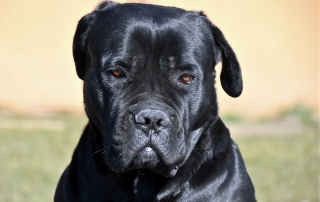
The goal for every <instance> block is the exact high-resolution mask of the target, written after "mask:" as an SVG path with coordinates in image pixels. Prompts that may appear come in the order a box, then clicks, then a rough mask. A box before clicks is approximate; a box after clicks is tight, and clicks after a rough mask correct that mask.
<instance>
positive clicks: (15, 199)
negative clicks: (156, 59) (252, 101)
mask: <svg viewBox="0 0 320 202" xmlns="http://www.w3.org/2000/svg"><path fill="white" fill-rule="evenodd" d="M294 115H295V114H294V113H293V115H292V113H291V114H290V113H289V114H288V113H287V114H284V115H283V116H280V117H273V118H268V119H261V120H251V121H248V120H245V119H242V118H239V117H234V116H230V115H225V116H222V118H223V119H224V121H225V123H226V125H227V126H228V127H229V129H230V131H231V134H232V137H233V138H234V139H235V141H236V142H237V143H238V145H239V147H240V151H241V153H242V155H243V158H244V160H245V163H246V166H247V170H248V172H249V174H250V176H251V179H252V181H253V184H254V186H255V189H256V197H257V200H258V201H259V202H264V201H265V202H270V201H272V202H276V201H279V202H280V201H281V202H283V201H288V202H291V201H292V202H313V201H314V202H316V201H319V192H318V191H319V187H318V185H319V148H318V146H319V135H318V127H317V124H316V122H314V121H312V120H309V119H308V118H305V117H304V116H298V117H297V116H294ZM86 122H87V118H86V117H85V115H84V114H79V113H67V112H54V113H48V112H45V113H43V112H41V113H39V112H37V113H16V112H12V111H10V110H7V109H1V110H0V165H1V166H0V182H1V183H0V201H3V202H20V201H21V202H22V201H23V202H26V201H30V202H43V201H52V200H53V195H54V191H55V188H56V184H57V182H58V180H59V177H60V175H61V173H62V172H63V170H64V169H65V167H66V166H67V165H68V163H69V162H70V160H71V155H72V153H73V150H74V148H75V146H76V144H77V142H78V140H79V138H80V135H81V132H82V130H83V128H84V126H85V124H86Z"/></svg>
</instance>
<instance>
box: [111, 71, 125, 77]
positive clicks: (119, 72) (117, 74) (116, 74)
mask: <svg viewBox="0 0 320 202" xmlns="http://www.w3.org/2000/svg"><path fill="white" fill-rule="evenodd" d="M111 71H112V74H113V75H114V76H117V77H121V76H123V74H124V73H123V71H122V70H121V69H113V70H111Z"/></svg>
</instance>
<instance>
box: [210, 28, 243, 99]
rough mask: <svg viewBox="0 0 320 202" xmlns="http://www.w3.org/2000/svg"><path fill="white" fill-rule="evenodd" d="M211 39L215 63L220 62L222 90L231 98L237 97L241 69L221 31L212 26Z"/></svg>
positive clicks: (240, 81) (240, 85) (240, 86)
mask: <svg viewBox="0 0 320 202" xmlns="http://www.w3.org/2000/svg"><path fill="white" fill-rule="evenodd" d="M211 30H212V34H213V38H214V40H215V43H216V46H215V63H216V64H217V63H218V62H220V61H222V70H221V74H220V82H221V85H222V88H223V90H224V91H225V92H226V93H227V94H228V95H230V96H231V97H238V96H239V95H241V92H242V88H243V85H242V75H241V68H240V65H239V62H238V59H237V57H236V54H235V53H234V52H233V50H232V48H231V46H230V45H229V43H228V42H227V40H226V39H225V37H224V35H223V33H222V32H221V30H220V29H219V28H218V27H216V26H215V25H212V27H211Z"/></svg>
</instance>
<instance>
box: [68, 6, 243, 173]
mask: <svg viewBox="0 0 320 202" xmlns="http://www.w3.org/2000/svg"><path fill="white" fill-rule="evenodd" d="M73 55H74V61H75V64H76V70H77V74H78V76H79V77H80V79H82V80H83V81H84V87H83V93H84V103H85V110H86V112H87V115H88V117H89V119H90V122H91V123H92V124H93V125H94V127H95V128H96V129H97V131H98V133H99V135H100V136H101V141H102V142H103V146H102V153H103V154H104V159H105V162H106V163H107V165H108V166H109V167H110V168H111V169H112V170H114V171H117V172H125V171H128V170H131V169H140V168H146V169H151V170H153V171H154V172H156V173H159V174H161V175H164V176H174V175H175V173H176V171H177V169H178V167H180V166H181V165H182V164H183V163H184V162H185V160H186V159H187V158H188V156H189V154H190V152H191V151H192V150H193V148H194V145H195V144H196V142H197V141H198V139H199V136H200V134H201V131H202V130H203V128H204V127H205V126H206V124H207V123H208V122H209V121H210V120H215V119H216V117H217V116H218V106H217V99H216V93H215V88H214V79H215V69H214V67H215V65H216V64H217V63H218V62H219V61H222V64H223V67H222V72H221V76H220V79H221V84H222V87H223V89H224V90H225V91H226V92H227V93H228V94H229V95H230V96H232V97H237V96H239V95H240V94H241V91H242V78H241V70H240V66H239V64H238V61H237V59H236V56H235V54H234V52H233V50H232V49H231V47H230V46H229V44H228V43H227V41H226V39H225V38H224V36H223V34H222V32H221V31H220V30H219V29H218V28H217V27H216V26H215V25H213V24H212V23H211V22H210V21H209V20H208V19H207V17H206V16H205V15H204V14H203V13H202V12H194V11H185V10H183V9H179V8H174V7H163V6H156V5H145V4H118V3H114V2H108V1H106V2H103V3H101V4H100V5H99V6H98V7H97V8H96V9H95V10H94V11H93V12H91V13H89V14H87V15H86V16H84V17H83V18H82V19H81V20H80V21H79V24H78V27H77V30H76V33H75V36H74V43H73ZM101 144H102V143H101Z"/></svg>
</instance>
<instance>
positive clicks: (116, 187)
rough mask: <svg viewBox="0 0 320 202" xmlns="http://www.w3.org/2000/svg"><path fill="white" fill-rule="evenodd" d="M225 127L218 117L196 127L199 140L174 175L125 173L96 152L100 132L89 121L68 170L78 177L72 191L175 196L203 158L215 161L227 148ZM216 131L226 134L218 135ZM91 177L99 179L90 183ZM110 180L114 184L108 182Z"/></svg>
mask: <svg viewBox="0 0 320 202" xmlns="http://www.w3.org/2000/svg"><path fill="white" fill-rule="evenodd" d="M225 130H227V129H226V127H225V126H224V124H223V123H222V121H221V120H220V118H218V119H217V120H214V121H212V122H211V123H209V124H208V125H207V126H206V127H205V128H203V129H201V131H200V130H199V132H201V134H200V135H199V140H198V141H197V143H196V144H195V146H194V149H193V150H192V152H191V153H190V155H189V156H188V158H187V160H186V161H185V163H184V165H183V166H182V167H181V168H179V171H178V173H177V174H176V176H174V177H171V178H165V177H163V176H160V175H157V174H155V173H153V172H152V171H150V170H132V171H130V172H127V173H116V172H114V171H112V170H111V169H110V168H109V167H108V166H107V165H106V163H105V162H104V158H103V154H101V153H99V152H97V153H95V151H97V146H98V141H100V140H99V136H100V135H99V134H96V133H97V130H96V129H95V127H94V126H93V125H92V124H90V122H89V124H88V125H87V127H86V129H85V131H84V133H83V135H82V137H81V139H80V142H79V144H78V147H77V149H76V151H75V153H74V156H73V159H72V163H71V165H70V166H71V168H70V169H71V172H74V173H73V174H72V175H73V177H75V178H78V179H79V180H78V183H77V184H74V185H73V187H75V189H76V190H75V192H82V191H85V190H87V191H85V192H86V193H87V194H90V196H91V197H92V198H95V197H97V198H98V196H99V195H101V196H106V194H105V193H106V192H107V193H108V194H107V195H108V196H110V198H109V199H110V200H111V199H115V200H118V201H153V200H154V199H157V200H161V199H164V198H167V197H171V198H172V197H173V198H174V197H178V196H179V194H180V193H182V192H183V191H184V189H187V186H188V183H189V182H190V181H191V180H192V178H193V177H194V176H195V175H196V173H197V171H198V170H199V169H200V168H201V166H202V165H203V164H204V162H207V161H208V160H213V161H217V162H218V161H220V160H219V156H220V154H221V153H224V152H227V150H228V147H229V144H230V136H229V133H228V132H226V131H225ZM222 131H224V132H222ZM219 134H225V135H223V136H222V137H221V136H218V135H219ZM100 144H101V143H100ZM79 148H81V149H79ZM221 156H223V155H221ZM190 168H192V169H190ZM73 169H76V170H73ZM190 171H192V172H190ZM92 177H94V178H95V180H96V179H99V180H96V181H95V183H94V184H93V183H92V181H93V180H92V179H91V178H92ZM111 181H112V182H113V186H110V182H111ZM107 182H108V183H107ZM77 190H78V191H77ZM88 190H89V191H88Z"/></svg>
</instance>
